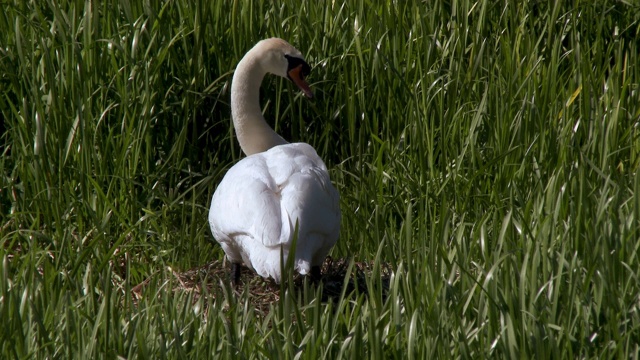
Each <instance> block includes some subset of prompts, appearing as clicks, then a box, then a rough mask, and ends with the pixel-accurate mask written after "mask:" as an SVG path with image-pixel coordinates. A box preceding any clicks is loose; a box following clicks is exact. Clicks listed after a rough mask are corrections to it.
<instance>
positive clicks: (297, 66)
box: [254, 38, 313, 98]
mask: <svg viewBox="0 0 640 360" xmlns="http://www.w3.org/2000/svg"><path fill="white" fill-rule="evenodd" d="M254 49H255V50H258V51H259V52H260V54H261V55H260V57H259V58H260V62H261V64H262V67H263V69H264V70H265V71H266V72H269V73H272V74H274V75H278V76H282V77H284V78H287V79H289V80H291V81H292V82H293V83H294V84H296V86H297V87H298V88H299V89H300V90H301V91H302V92H303V93H304V95H305V96H306V97H308V98H312V97H313V91H311V88H310V87H309V84H308V83H307V82H306V81H305V78H306V77H307V76H308V75H309V73H310V72H311V66H309V64H307V62H306V61H305V60H304V57H303V56H302V53H301V52H300V51H298V49H296V48H294V47H293V46H291V44H289V43H288V42H286V41H284V40H282V39H278V38H271V39H265V40H262V41H260V42H259V43H258V44H256V46H255V47H254Z"/></svg>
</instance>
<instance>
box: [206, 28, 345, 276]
mask: <svg viewBox="0 0 640 360" xmlns="http://www.w3.org/2000/svg"><path fill="white" fill-rule="evenodd" d="M309 71H310V67H309V65H308V64H307V63H306V62H305V61H304V59H303V57H302V54H301V53H300V52H299V51H298V50H296V49H295V48H294V47H293V46H291V45H290V44H289V43H287V42H286V41H284V40H282V39H277V38H272V39H266V40H262V41H260V42H259V43H258V44H256V45H255V46H254V47H253V48H252V49H251V50H249V52H247V54H246V55H245V56H244V57H243V58H242V60H241V61H240V63H238V66H237V67H236V71H235V73H234V75H233V81H232V83H231V115H232V117H233V125H234V127H235V131H236V135H237V137H238V142H239V143H240V147H241V148H242V151H243V152H244V153H245V154H246V155H247V157H246V158H244V159H242V160H240V161H239V162H238V163H237V164H236V165H234V166H233V167H232V168H231V169H230V170H229V171H228V172H227V174H226V175H225V177H224V178H223V179H222V182H220V185H218V188H217V189H216V191H215V193H214V194H213V199H212V200H211V209H210V211H209V224H210V226H211V232H212V233H213V236H214V237H215V239H216V240H217V241H218V242H219V243H220V245H221V246H222V249H223V250H224V252H225V254H226V256H227V258H228V259H229V261H230V262H231V264H232V265H231V272H232V275H231V279H232V282H233V283H234V284H235V283H237V282H238V280H239V276H240V273H239V271H240V267H239V265H240V264H244V265H246V266H247V267H249V268H250V269H253V270H255V272H257V273H258V274H259V275H260V276H262V277H265V278H273V279H274V280H275V281H276V282H278V283H279V282H280V279H281V278H282V274H281V265H280V259H281V253H282V255H284V259H285V260H286V259H287V258H288V255H289V249H290V247H291V245H292V242H293V236H294V232H295V227H296V223H297V224H298V241H297V246H296V253H295V259H294V267H295V270H296V271H298V272H299V273H300V274H303V275H306V274H311V276H312V277H313V278H314V279H318V278H319V276H320V265H321V264H322V262H323V261H324V259H325V257H326V256H327V253H328V252H329V250H330V249H331V248H332V247H333V245H335V243H336V241H337V239H338V233H339V232H340V207H339V198H338V192H337V190H336V189H335V188H334V187H333V185H332V184H331V181H330V179H329V173H328V172H327V167H326V166H325V164H324V162H322V159H320V157H319V156H318V154H317V153H316V151H315V150H314V149H313V148H312V147H311V146H310V145H309V144H305V143H294V144H289V143H287V142H286V141H285V140H284V139H283V138H282V137H280V136H279V135H278V134H276V132H275V131H273V129H271V127H269V125H268V124H267V123H266V121H265V120H264V117H263V116H262V112H261V109H260V102H259V91H260V83H261V82H262V79H263V78H264V76H265V74H266V73H272V74H275V75H279V76H282V77H285V78H288V79H290V80H291V81H293V82H294V83H295V84H296V85H297V86H298V87H299V88H300V89H301V90H302V91H303V93H304V94H305V95H306V96H307V97H312V96H313V93H312V92H311V89H310V88H309V85H308V84H307V83H306V82H305V80H304V76H306V75H308V73H309Z"/></svg>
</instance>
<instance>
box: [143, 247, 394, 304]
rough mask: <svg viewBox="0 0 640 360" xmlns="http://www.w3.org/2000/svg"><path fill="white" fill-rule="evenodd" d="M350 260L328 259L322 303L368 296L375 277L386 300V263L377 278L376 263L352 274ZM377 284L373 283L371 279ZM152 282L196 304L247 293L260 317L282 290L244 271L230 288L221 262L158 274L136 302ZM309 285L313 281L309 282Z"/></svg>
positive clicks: (298, 280)
mask: <svg viewBox="0 0 640 360" xmlns="http://www.w3.org/2000/svg"><path fill="white" fill-rule="evenodd" d="M349 265H350V260H349V259H345V258H341V259H336V260H334V259H332V258H331V257H327V259H326V260H325V261H324V263H323V264H322V279H321V280H320V282H321V283H322V301H333V300H337V299H338V298H340V296H341V294H342V291H343V289H345V287H346V289H345V291H346V294H351V293H353V292H356V293H357V294H363V295H364V296H368V294H369V292H368V288H367V279H368V278H369V279H370V278H371V277H372V276H380V282H379V284H381V286H382V289H381V290H382V295H383V297H386V294H387V292H388V289H389V281H390V278H391V274H392V273H393V270H392V268H391V266H390V265H389V264H387V263H382V264H380V270H379V272H375V273H377V275H376V274H374V264H373V262H355V261H354V262H353V267H352V268H351V271H349ZM370 280H374V279H370ZM151 281H158V284H170V286H171V289H172V291H173V292H174V293H179V292H191V293H192V295H193V300H194V302H196V301H198V300H199V299H200V298H201V297H202V296H212V297H217V296H223V294H224V292H225V291H229V289H231V291H234V292H235V295H236V296H240V295H242V293H243V292H245V291H246V292H248V296H249V300H250V301H251V303H252V304H253V305H254V307H255V309H256V311H257V312H258V313H262V314H266V313H267V312H268V311H269V308H270V305H271V304H274V303H275V302H277V301H279V299H280V295H281V294H280V292H281V288H282V287H281V286H280V285H278V284H276V283H275V282H273V281H271V280H267V279H263V278H262V277H260V276H259V275H257V274H256V273H255V272H253V271H251V270H249V269H248V268H245V267H243V268H242V271H241V276H240V283H239V285H238V286H237V287H236V288H235V289H233V288H232V287H231V285H230V279H229V267H228V266H225V264H224V263H223V262H221V261H217V260H216V261H213V262H210V263H208V264H205V265H203V266H200V267H197V268H193V269H190V270H186V271H177V270H175V269H171V268H167V269H166V270H165V271H162V272H160V271H159V272H156V273H155V274H153V275H152V276H150V277H149V278H147V279H146V280H145V281H143V282H142V283H140V284H138V285H136V286H134V287H133V288H132V289H131V292H132V295H133V297H134V299H135V300H136V301H138V300H140V299H141V298H142V297H143V296H145V288H146V287H147V285H148V284H149V283H150V282H151ZM307 281H309V282H310V280H307ZM304 283H305V277H304V276H301V275H296V276H294V278H293V284H292V285H293V288H294V289H295V290H298V291H299V292H301V291H302V289H303V288H304ZM369 283H370V284H377V283H378V282H376V281H369Z"/></svg>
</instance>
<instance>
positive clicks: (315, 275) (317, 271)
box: [310, 266, 322, 283]
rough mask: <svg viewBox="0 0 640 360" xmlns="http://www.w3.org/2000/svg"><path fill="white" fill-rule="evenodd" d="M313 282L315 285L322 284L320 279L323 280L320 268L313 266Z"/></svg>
mask: <svg viewBox="0 0 640 360" xmlns="http://www.w3.org/2000/svg"><path fill="white" fill-rule="evenodd" d="M310 276H311V281H313V282H314V283H318V282H320V279H322V273H321V272H320V266H312V267H311V274H310Z"/></svg>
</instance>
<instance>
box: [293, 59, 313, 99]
mask: <svg viewBox="0 0 640 360" xmlns="http://www.w3.org/2000/svg"><path fill="white" fill-rule="evenodd" d="M288 75H289V78H290V79H291V81H293V82H294V83H295V84H296V86H298V88H299V89H300V90H302V92H303V93H304V96H306V97H308V98H309V99H311V98H313V91H311V88H310V87H309V84H307V82H306V81H304V76H303V74H302V65H298V66H296V67H294V68H293V69H291V70H289V73H288Z"/></svg>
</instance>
